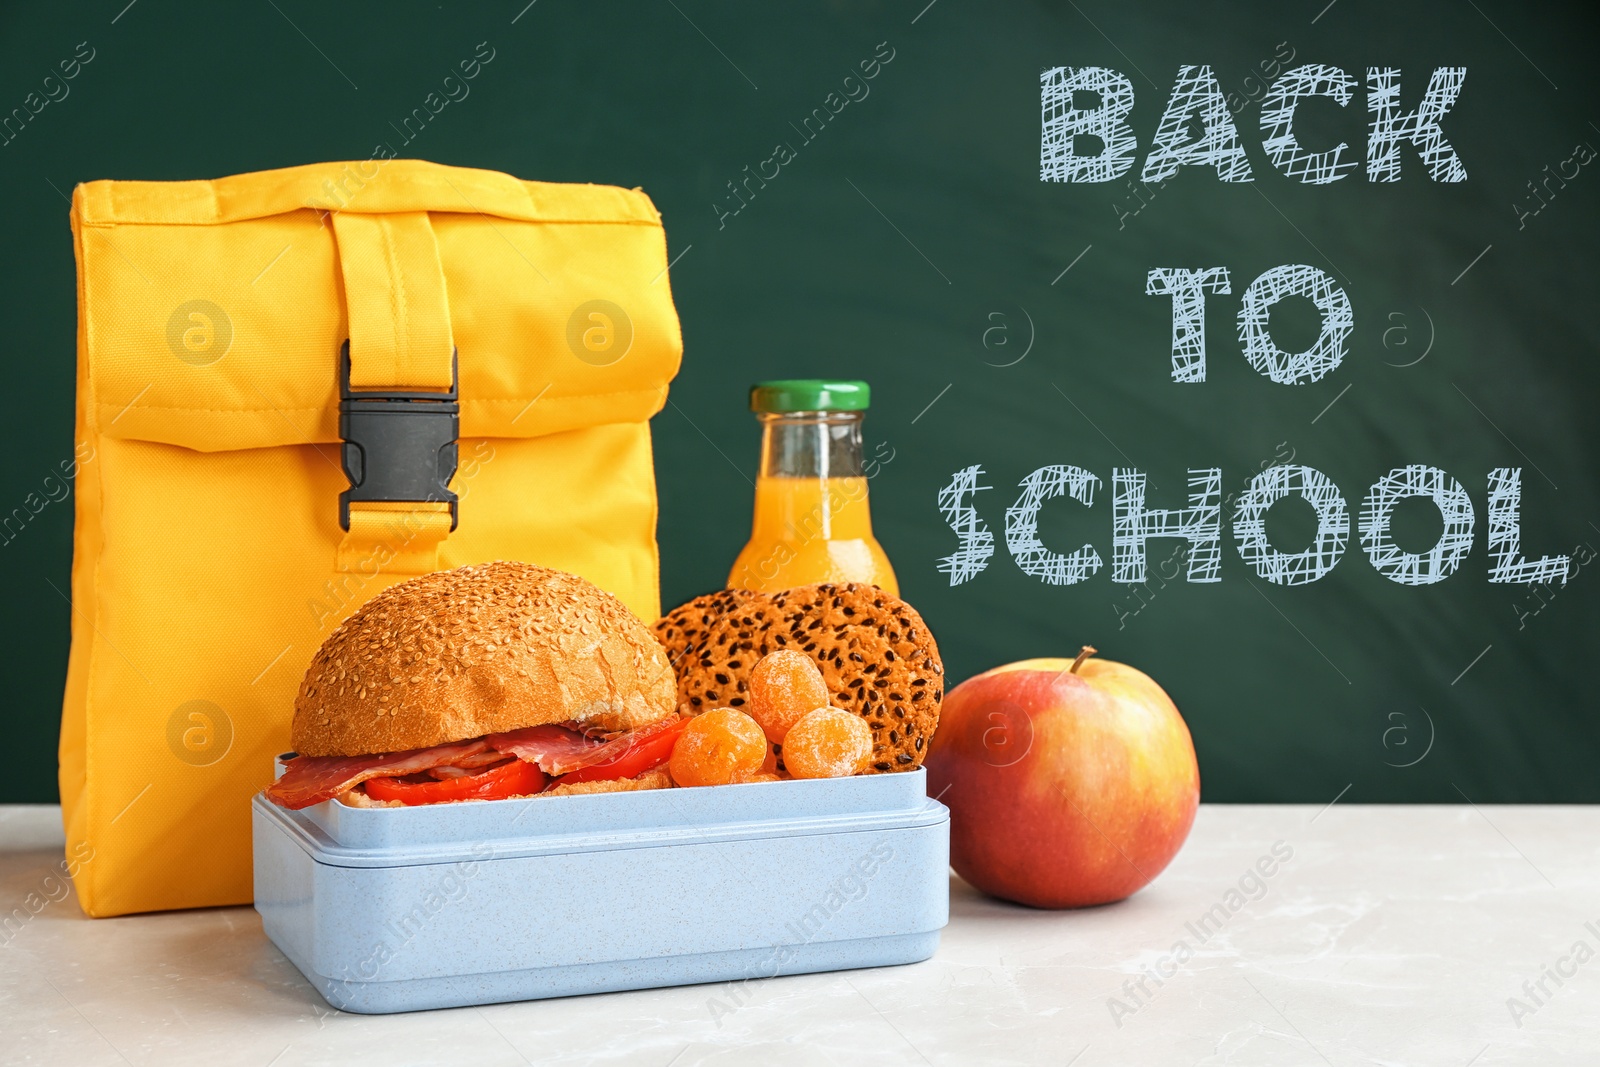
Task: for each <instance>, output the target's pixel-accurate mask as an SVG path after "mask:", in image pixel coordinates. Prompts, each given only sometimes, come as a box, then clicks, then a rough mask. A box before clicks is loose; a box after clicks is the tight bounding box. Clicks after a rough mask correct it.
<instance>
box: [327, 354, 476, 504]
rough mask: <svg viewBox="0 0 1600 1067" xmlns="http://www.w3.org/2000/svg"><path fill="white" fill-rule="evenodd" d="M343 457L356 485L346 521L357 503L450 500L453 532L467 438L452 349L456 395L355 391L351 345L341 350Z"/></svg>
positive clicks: (346, 500)
mask: <svg viewBox="0 0 1600 1067" xmlns="http://www.w3.org/2000/svg"><path fill="white" fill-rule="evenodd" d="M339 436H340V438H342V439H343V441H344V445H343V447H342V449H341V451H340V458H341V460H342V463H343V465H344V473H345V477H347V478H349V479H350V488H348V489H346V490H345V491H344V492H342V493H340V494H339V525H340V527H342V528H343V529H345V530H346V531H348V530H349V529H350V505H351V504H352V503H355V502H363V503H368V502H372V503H412V504H439V503H443V504H447V505H448V506H449V509H450V531H451V532H454V531H455V528H456V525H457V523H458V522H459V515H458V513H457V506H458V499H457V497H456V494H455V493H454V492H452V491H451V489H450V479H451V478H453V477H455V473H456V464H457V457H458V451H459V450H458V446H457V439H458V438H459V437H460V436H461V404H460V377H459V367H458V359H457V355H456V352H455V350H454V349H452V350H451V353H450V390H449V392H442V393H435V392H412V391H404V390H393V389H384V390H356V389H352V388H351V385H350V342H349V341H345V343H344V348H343V349H342V350H341V351H340V353H339Z"/></svg>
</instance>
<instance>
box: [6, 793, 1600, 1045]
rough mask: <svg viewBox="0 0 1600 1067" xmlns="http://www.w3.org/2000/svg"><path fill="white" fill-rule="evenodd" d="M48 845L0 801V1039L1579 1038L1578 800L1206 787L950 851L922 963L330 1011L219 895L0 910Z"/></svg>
mask: <svg viewBox="0 0 1600 1067" xmlns="http://www.w3.org/2000/svg"><path fill="white" fill-rule="evenodd" d="M1278 842H1281V843H1282V844H1280V845H1279V850H1280V854H1281V852H1282V851H1284V850H1285V849H1292V857H1291V858H1290V859H1288V860H1287V861H1286V862H1283V863H1282V864H1281V865H1279V866H1277V868H1276V869H1275V870H1274V873H1273V874H1272V875H1271V877H1269V878H1264V879H1259V880H1253V879H1251V878H1249V877H1247V874H1248V872H1250V871H1252V870H1253V869H1254V868H1255V866H1256V863H1257V861H1258V859H1259V858H1260V857H1262V856H1266V855H1270V854H1271V850H1272V847H1273V845H1274V844H1275V843H1278ZM61 849H62V844H61V828H60V822H59V815H58V813H57V811H56V809H54V808H45V807H12V808H4V807H0V924H3V923H4V920H5V918H6V916H8V915H10V916H11V917H12V921H11V923H10V924H9V925H0V1063H6V1064H12V1063H16V1064H47V1065H51V1067H59V1065H84V1067H91V1065H97V1064H137V1065H141V1067H142V1065H144V1064H152V1065H155V1064H159V1065H169V1064H191V1063H192V1064H206V1065H219V1064H240V1065H245V1067H268V1065H271V1067H288V1065H291V1064H329V1065H333V1067H350V1065H353V1064H363V1063H374V1064H383V1065H385V1067H393V1065H399V1064H409V1063H449V1062H461V1063H470V1064H473V1065H475V1067H498V1065H501V1064H508V1065H509V1064H523V1063H544V1062H552V1061H556V1060H559V1061H562V1062H578V1063H584V1062H597V1063H610V1062H623V1063H641V1064H659V1065H663V1067H664V1065H667V1064H673V1065H687V1064H696V1063H717V1064H724V1063H727V1064H732V1063H741V1064H742V1063H759V1064H787V1063H808V1064H809V1063H841V1064H858V1063H913V1064H920V1063H930V1064H946V1063H950V1064H956V1063H960V1064H966V1063H983V1064H991V1063H1026V1064H1036V1063H1037V1064H1057V1065H1064V1064H1074V1065H1076V1067H1099V1065H1109V1064H1117V1065H1124V1064H1129V1065H1141V1067H1142V1065H1155V1064H1169V1063H1170V1064H1185V1065H1188V1064H1296V1065H1298V1064H1323V1063H1326V1064H1329V1065H1337V1067H1344V1065H1346V1064H1350V1065H1355V1064H1384V1065H1389V1064H1407V1065H1413V1064H1415V1065H1422V1064H1428V1065H1435V1064H1438V1065H1447V1067H1466V1065H1468V1064H1472V1065H1474V1067H1492V1065H1498V1064H1535V1065H1545V1064H1562V1063H1570V1064H1596V1063H1600V957H1596V958H1590V954H1592V953H1594V952H1600V808H1577V807H1483V808H1473V807H1468V806H1461V807H1362V806H1356V805H1351V804H1346V803H1340V804H1337V805H1334V806H1332V807H1330V808H1327V809H1318V808H1316V807H1298V806H1296V807H1290V806H1281V807H1232V806H1230V807H1223V806H1207V807H1204V808H1202V809H1201V812H1200V817H1199V821H1198V822H1197V824H1196V826H1195V830H1194V834H1193V836H1192V837H1191V839H1190V841H1189V843H1188V845H1187V846H1186V847H1185V849H1184V851H1183V852H1182V854H1181V855H1180V856H1179V857H1178V859H1177V860H1176V861H1175V862H1174V863H1173V865H1172V866H1171V867H1170V868H1169V869H1168V870H1167V872H1166V873H1165V874H1163V875H1162V876H1161V877H1160V878H1159V879H1157V881H1156V882H1155V884H1154V885H1152V886H1151V887H1149V888H1148V889H1146V890H1145V891H1143V892H1141V893H1139V894H1138V895H1136V896H1135V897H1134V898H1133V899H1132V900H1129V901H1126V902H1124V903H1122V904H1117V905H1112V906H1109V907H1103V908H1095V909H1089V910H1086V911H1079V912H1062V913H1047V912H1037V911H1030V910H1027V909H1024V908H1020V907H1014V906H1011V905H1007V904H1002V903H999V902H996V901H993V900H989V899H986V898H984V897H982V896H980V895H979V894H977V893H976V892H974V891H973V890H972V889H970V888H968V887H967V886H966V885H965V884H963V883H962V882H960V881H959V880H957V879H955V878H952V879H951V884H950V893H951V909H950V910H951V918H950V925H949V927H948V928H947V929H946V930H945V933H944V941H943V944H942V946H941V948H940V949H939V952H938V954H937V955H936V956H935V957H934V958H933V959H932V960H930V961H929V962H926V963H922V964H917V965H914V966H910V967H899V968H885V969H882V970H873V971H853V972H845V973H837V974H821V975H804V976H799V977H794V978H780V979H775V980H770V981H767V982H761V983H752V984H751V987H750V995H749V996H748V997H747V999H746V1000H745V1001H744V1002H743V1003H742V1004H737V1005H735V1004H732V1003H728V1002H727V1001H726V991H725V990H723V989H722V988H721V987H717V986H693V987H686V988H678V989H661V990H648V991H642V992H636V993H615V994H607V995H603V996H593V997H580V998H573V999H567V1000H555V1001H541V1002H531V1003H523V1004H503V1005H495V1006H491V1007H485V1008H463V1009H456V1010H450V1011H438V1012H422V1013H417V1014H413V1015H401V1016H360V1015H346V1014H338V1013H333V1012H331V1011H330V1010H329V1009H328V1008H327V1006H326V1005H325V1004H324V1003H323V1001H322V1000H321V998H320V997H318V995H317V994H316V993H315V992H314V991H313V990H312V988H311V987H310V986H309V985H308V984H307V983H306V982H305V981H304V980H303V979H302V978H301V976H300V974H299V973H298V972H297V971H296V970H295V969H294V967H293V966H292V965H291V964H290V963H289V962H288V961H287V960H285V959H284V958H283V957H282V956H281V955H279V954H278V951H277V950H276V949H275V948H274V947H273V946H272V945H271V944H270V943H269V942H268V941H267V940H266V939H265V938H264V937H263V936H262V933H261V924H260V922H259V921H258V920H257V918H256V915H255V912H254V911H252V910H250V909H248V908H221V909H215V910H209V911H194V912H181V913H175V914H167V915H149V916H138V917H132V918H124V919H106V920H101V921H97V922H96V921H90V920H87V919H85V918H84V917H83V915H82V914H81V913H80V912H79V911H78V908H77V905H76V903H75V902H74V901H73V900H72V899H70V898H68V899H64V900H60V901H57V902H52V903H49V904H48V905H47V906H46V907H44V908H43V910H41V911H40V912H39V913H38V914H37V915H36V916H33V917H31V918H28V919H26V920H25V921H19V920H17V919H16V917H15V915H14V914H13V913H12V911H11V909H13V908H15V907H18V906H20V905H21V904H22V903H23V901H24V900H25V899H26V898H27V896H28V894H29V893H32V892H36V891H39V890H40V889H41V887H42V886H44V885H45V880H46V878H47V877H48V876H49V875H50V873H51V871H52V868H53V867H54V866H55V864H56V863H58V862H59V861H60V859H61ZM1266 866H1269V867H1270V866H1272V865H1270V864H1268V865H1266ZM1241 878H1243V879H1244V884H1243V887H1242V891H1241V884H1240V883H1241ZM1230 890H1233V891H1234V894H1235V895H1231V896H1230ZM1252 897H1253V898H1254V899H1252ZM1218 905H1220V906H1221V907H1220V908H1218V907H1217V906H1218ZM1230 905H1235V907H1231V908H1230ZM1208 913H1209V914H1210V916H1211V918H1210V919H1209V920H1206V921H1205V922H1204V923H1202V920H1203V919H1205V917H1206V916H1207V914H1208ZM24 914H25V912H24ZM1587 923H1592V924H1593V927H1592V928H1591V927H1590V926H1587V925H1586V924H1587ZM1179 942H1183V943H1184V945H1185V946H1186V947H1187V949H1188V951H1187V952H1184V951H1183V950H1181V949H1178V948H1177V946H1178V943H1179ZM1578 942H1583V943H1584V944H1585V946H1587V949H1588V953H1586V952H1584V951H1582V950H1576V952H1575V946H1576V945H1577V943H1578ZM1191 954H1192V955H1191ZM1180 955H1182V956H1185V957H1186V958H1185V959H1184V961H1183V962H1182V963H1181V964H1180V963H1179V961H1178V958H1177V957H1178V956H1180ZM1579 957H1582V959H1581V960H1580V959H1579ZM1547 968H1548V969H1549V970H1550V974H1549V975H1547V974H1546V973H1545V972H1546V969H1547ZM1558 971H1559V972H1562V973H1559V974H1558V973H1557V972H1558ZM1152 974H1153V975H1154V976H1155V977H1151V975H1152ZM1141 979H1142V980H1143V981H1142V987H1141V981H1140V980H1141ZM1158 979H1159V981H1158ZM1557 979H1559V984H1558V981H1557ZM1541 980H1542V981H1543V988H1544V992H1543V993H1541V992H1540V986H1539V983H1540V981H1541ZM1525 982H1526V983H1529V985H1528V987H1527V988H1525V987H1524V983H1525ZM1513 997H1515V998H1517V999H1518V1000H1520V1001H1522V1002H1523V1003H1524V1004H1525V1005H1526V1008H1527V1009H1528V1010H1527V1011H1526V1012H1519V1013H1518V1016H1517V1017H1516V1018H1513V1013H1512V1010H1511V1007H1510V1006H1508V1003H1507V1002H1508V1000H1509V999H1510V998H1513ZM1535 997H1536V998H1537V1002H1536V1001H1535V999H1534V998H1535ZM714 998H716V1000H714ZM1113 998H1115V1000H1113ZM1119 1005H1120V1007H1119ZM722 1009H727V1010H722Z"/></svg>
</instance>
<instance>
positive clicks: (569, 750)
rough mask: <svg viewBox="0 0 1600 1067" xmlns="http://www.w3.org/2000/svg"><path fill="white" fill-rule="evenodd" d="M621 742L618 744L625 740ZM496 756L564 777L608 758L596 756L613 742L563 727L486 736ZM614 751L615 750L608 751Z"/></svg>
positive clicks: (550, 726)
mask: <svg viewBox="0 0 1600 1067" xmlns="http://www.w3.org/2000/svg"><path fill="white" fill-rule="evenodd" d="M625 739H626V735H624V738H621V739H619V740H625ZM484 741H485V742H487V743H488V745H489V747H490V748H492V749H494V750H495V751H496V752H504V753H506V754H508V755H512V756H516V757H517V758H518V759H521V760H526V761H527V762H529V763H535V764H538V766H539V769H540V770H542V771H544V772H545V773H546V774H549V775H559V774H566V773H567V772H568V771H575V770H577V769H578V768H579V767H587V766H589V765H590V764H593V763H599V762H600V761H601V760H604V759H608V758H610V757H609V756H606V755H599V753H603V752H605V751H606V750H607V749H609V748H610V747H611V746H612V745H615V744H616V743H617V742H616V741H592V740H590V739H589V738H587V737H585V736H583V735H582V734H580V733H579V732H578V731H576V730H573V729H569V728H568V727H565V726H555V725H548V726H528V727H524V728H523V729H521V730H512V731H510V732H508V733H503V734H490V735H489V736H488V737H485V738H484ZM612 751H616V750H612Z"/></svg>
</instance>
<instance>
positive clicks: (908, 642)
mask: <svg viewBox="0 0 1600 1067" xmlns="http://www.w3.org/2000/svg"><path fill="white" fill-rule="evenodd" d="M655 633H656V637H657V639H658V640H660V641H661V643H662V645H663V646H664V647H665V648H666V650H667V657H668V659H670V660H671V661H672V663H673V666H674V669H675V671H676V673H677V678H678V703H679V710H680V711H683V712H685V713H688V714H698V713H699V712H701V711H709V710H711V709H712V708H716V707H733V708H737V707H741V706H743V705H744V704H745V703H746V701H747V699H748V688H749V678H750V671H751V669H752V668H754V667H755V665H756V661H757V660H759V659H760V658H761V657H762V656H764V655H766V654H767V653H769V652H773V651H776V650H778V649H780V648H788V649H794V650H796V651H798V652H803V653H805V654H806V655H808V656H810V657H811V658H812V660H813V661H815V663H816V664H817V667H818V668H819V669H820V670H821V671H822V677H823V679H824V680H825V681H826V682H827V684H828V692H829V694H830V695H831V696H832V699H833V703H834V704H835V706H837V707H841V708H844V709H845V710H847V711H852V712H854V713H855V714H857V715H860V716H861V717H862V718H863V719H864V720H866V723H867V725H868V726H869V727H871V728H872V742H873V743H872V764H871V769H872V770H874V771H878V772H884V771H909V770H915V769H916V768H917V767H920V766H921V765H922V759H923V756H924V755H926V754H927V747H928V742H929V741H930V740H931V739H932V737H933V732H934V730H935V729H937V728H938V725H939V702H940V701H941V700H942V699H943V697H944V667H943V665H942V664H941V663H940V661H939V649H938V646H937V645H936V644H935V643H934V639H933V634H932V633H930V632H929V630H928V627H927V624H926V623H924V622H923V621H922V616H920V615H918V614H917V611H916V609H915V608H913V607H912V606H911V605H910V604H907V603H906V602H905V601H903V600H901V599H900V598H899V597H896V596H892V595H891V594H889V593H885V592H884V591H883V590H881V589H879V588H877V587H876V586H871V585H860V584H856V583H851V584H849V585H833V584H825V585H803V586H798V587H796V588H794V589H788V590H785V591H783V592H781V593H773V594H765V593H754V592H750V591H748V590H742V589H724V590H721V591H720V592H716V593H711V594H708V595H706V596H702V597H696V598H695V599H694V600H691V601H689V602H688V603H687V604H684V605H682V606H680V607H678V608H675V609H674V610H673V611H671V612H669V613H668V614H667V615H666V616H664V617H663V618H662V619H660V620H659V621H658V622H657V623H656V624H655Z"/></svg>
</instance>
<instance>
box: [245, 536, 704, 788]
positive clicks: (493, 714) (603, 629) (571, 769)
mask: <svg viewBox="0 0 1600 1067" xmlns="http://www.w3.org/2000/svg"><path fill="white" fill-rule="evenodd" d="M684 721H685V720H683V719H681V718H680V717H679V715H678V712H677V682H676V679H675V678H674V676H673V670H672V665H671V663H669V662H668V660H667V656H666V653H665V651H664V650H663V649H662V647H661V645H660V644H659V643H658V642H657V641H656V639H655V637H654V636H653V635H652V633H651V631H650V629H649V628H648V627H647V626H645V624H644V623H642V622H640V621H639V620H638V619H637V618H636V617H635V616H634V615H633V613H632V612H630V611H629V610H628V609H627V608H626V607H625V606H624V605H623V604H622V602H621V601H620V600H618V599H617V598H616V597H614V596H612V595H610V594H609V593H606V592H604V591H603V590H601V589H599V588H598V587H596V586H594V585H592V584H591V583H589V582H587V581H585V580H584V579H582V578H580V577H578V576H577V575H574V574H567V573H565V572H563V571H557V570H550V569H548V568H545V567H536V566H533V565H531V564H527V563H511V562H500V563H485V564H479V565H476V566H470V567H460V568H457V569H456V570H451V571H441V572H438V573H435V574H428V575H424V576H422V577H419V578H413V579H411V580H410V581H406V582H402V583H401V584H399V585H395V586H392V587H390V588H389V589H386V590H384V591H383V592H381V593H379V594H378V595H377V596H375V597H373V598H372V599H371V600H370V601H368V602H367V603H366V604H365V605H363V606H362V607H361V608H360V609H358V610H357V611H356V612H355V613H354V614H353V615H351V616H350V617H349V618H348V619H346V620H345V621H344V622H343V623H342V624H341V625H340V626H339V627H338V629H336V630H335V631H334V632H333V633H332V634H331V635H330V636H329V637H328V639H327V640H326V641H325V642H323V644H322V647H321V648H320V649H319V650H318V651H317V654H316V655H315V656H314V657H313V658H312V661H311V665H310V667H309V668H307V670H306V674H305V678H304V680H303V681H302V682H301V684H300V691H299V694H298V695H297V697H296V698H295V705H294V723H293V726H292V728H291V732H290V736H291V743H292V745H293V746H294V750H295V751H294V754H293V755H292V757H286V758H285V761H284V771H283V774H282V775H281V776H280V777H279V778H278V780H277V781H275V782H274V783H273V784H272V785H271V786H270V787H268V789H267V791H266V795H267V799H269V800H271V801H272V802H274V803H276V804H278V805H280V806H282V807H285V808H291V809H299V808H305V807H309V806H310V805H313V804H318V803H321V802H323V801H326V800H335V799H336V800H338V801H340V802H342V803H345V804H347V805H351V806H354V807H403V806H412V805H418V804H435V803H445V802H452V801H463V800H497V799H504V798H509V797H525V796H534V795H560V794H564V793H589V792H614V791H623V790H635V789H658V788H666V787H669V786H671V785H672V780H671V777H670V776H669V774H668V773H667V768H666V763H667V759H668V758H669V757H670V756H671V754H672V746H673V744H674V743H675V742H676V740H677V737H678V734H679V733H680V732H681V731H682V728H683V724H684Z"/></svg>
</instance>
